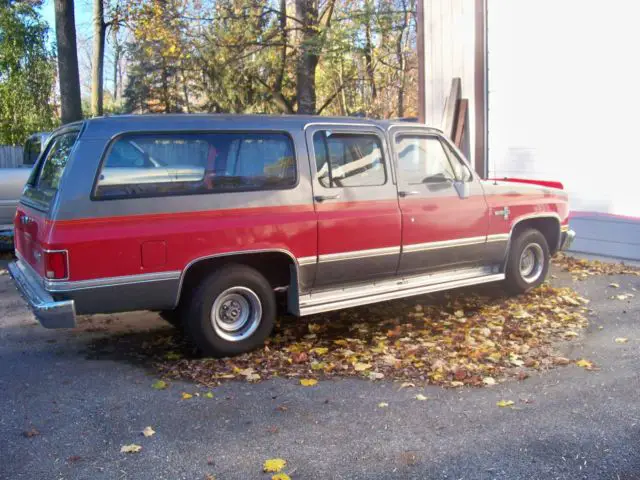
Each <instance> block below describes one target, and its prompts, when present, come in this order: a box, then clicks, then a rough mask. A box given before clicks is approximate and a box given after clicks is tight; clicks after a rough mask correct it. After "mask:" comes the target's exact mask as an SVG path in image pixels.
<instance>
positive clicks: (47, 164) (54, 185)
mask: <svg viewBox="0 0 640 480" xmlns="http://www.w3.org/2000/svg"><path fill="white" fill-rule="evenodd" d="M77 138H78V132H68V133H63V134H62V135H59V136H58V137H56V138H54V139H53V141H52V142H51V143H50V145H49V148H48V150H47V152H46V154H45V155H43V157H42V158H41V159H40V162H39V164H38V167H37V168H36V169H34V171H33V174H32V175H31V178H30V179H29V182H28V184H27V188H26V190H25V195H24V196H25V197H26V198H28V199H29V200H31V201H33V202H35V203H37V204H39V205H41V206H43V207H48V206H49V204H50V203H51V201H52V200H53V198H54V197H55V195H56V193H57V192H58V187H59V185H60V179H61V178H62V174H63V173H64V169H65V167H66V166H67V162H68V161H69V156H70V155H71V150H72V149H73V146H74V145H75V142H76V139H77Z"/></svg>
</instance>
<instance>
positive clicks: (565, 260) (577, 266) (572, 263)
mask: <svg viewBox="0 0 640 480" xmlns="http://www.w3.org/2000/svg"><path fill="white" fill-rule="evenodd" d="M553 263H554V264H555V265H557V266H558V267H560V268H561V269H562V270H564V271H565V272H569V273H571V274H572V275H573V276H574V278H576V279H579V280H584V279H586V278H589V277H592V276H594V275H635V276H640V268H637V267H633V266H630V265H625V264H624V263H608V262H601V261H599V260H585V259H580V258H575V257H572V256H569V255H565V254H563V253H558V254H557V255H556V256H555V257H554V258H553Z"/></svg>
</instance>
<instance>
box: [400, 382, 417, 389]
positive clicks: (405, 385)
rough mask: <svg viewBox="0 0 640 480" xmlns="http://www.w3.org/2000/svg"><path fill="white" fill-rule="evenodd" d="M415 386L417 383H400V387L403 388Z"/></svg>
mask: <svg viewBox="0 0 640 480" xmlns="http://www.w3.org/2000/svg"><path fill="white" fill-rule="evenodd" d="M415 386H416V384H415V383H411V382H404V383H403V384H402V385H400V389H403V388H415Z"/></svg>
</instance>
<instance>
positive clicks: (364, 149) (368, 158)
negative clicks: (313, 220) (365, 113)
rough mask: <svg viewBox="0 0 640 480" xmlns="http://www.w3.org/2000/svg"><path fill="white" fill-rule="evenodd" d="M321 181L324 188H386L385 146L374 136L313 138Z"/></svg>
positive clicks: (324, 133)
mask: <svg viewBox="0 0 640 480" xmlns="http://www.w3.org/2000/svg"><path fill="white" fill-rule="evenodd" d="M313 145H314V151H315V156H316V168H317V172H318V181H319V182H320V184H321V185H322V186H324V187H327V188H331V187H363V186H375V185H384V184H385V182H386V172H385V168H384V159H383V156H382V145H381V144H380V140H379V139H378V137H377V136H375V135H366V134H342V133H331V132H328V131H319V132H316V133H315V134H314V136H313Z"/></svg>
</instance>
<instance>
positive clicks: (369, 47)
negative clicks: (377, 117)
mask: <svg viewBox="0 0 640 480" xmlns="http://www.w3.org/2000/svg"><path fill="white" fill-rule="evenodd" d="M367 10H368V12H369V15H370V16H371V15H372V13H371V12H372V10H371V8H368V9H367ZM365 38H366V45H365V47H364V61H365V65H366V70H367V80H368V81H369V88H370V89H371V103H372V104H373V103H375V101H376V99H377V98H378V89H377V88H376V77H375V72H374V69H373V41H372V39H371V18H368V19H367V24H366V25H365Z"/></svg>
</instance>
